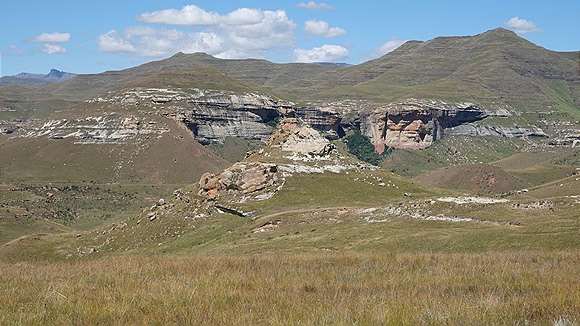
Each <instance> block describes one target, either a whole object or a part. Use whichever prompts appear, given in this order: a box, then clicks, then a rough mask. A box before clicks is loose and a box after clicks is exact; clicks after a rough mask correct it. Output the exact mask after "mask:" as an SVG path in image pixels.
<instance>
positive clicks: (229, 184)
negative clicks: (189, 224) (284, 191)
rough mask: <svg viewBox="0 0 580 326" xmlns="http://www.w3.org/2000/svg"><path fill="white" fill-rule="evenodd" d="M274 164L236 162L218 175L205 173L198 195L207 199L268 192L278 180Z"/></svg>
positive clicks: (200, 182)
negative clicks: (225, 195)
mask: <svg viewBox="0 0 580 326" xmlns="http://www.w3.org/2000/svg"><path fill="white" fill-rule="evenodd" d="M277 172H278V169H277V167H276V165H275V164H268V163H260V162H238V163H236V164H234V165H233V166H231V167H230V168H228V169H226V170H224V171H223V172H221V173H219V174H211V173H206V174H204V175H202V177H201V180H200V181H199V187H200V190H199V194H200V195H202V196H206V197H209V198H215V197H217V196H219V195H224V194H230V195H236V194H239V195H248V194H255V193H257V192H260V191H264V190H268V189H269V188H272V187H274V186H276V185H277V183H278V181H279V178H278V176H277V174H276V173H277Z"/></svg>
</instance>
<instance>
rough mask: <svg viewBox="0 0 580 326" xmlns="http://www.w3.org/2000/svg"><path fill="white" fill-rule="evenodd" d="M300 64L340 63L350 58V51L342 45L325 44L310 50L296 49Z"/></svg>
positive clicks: (295, 54) (297, 59)
mask: <svg viewBox="0 0 580 326" xmlns="http://www.w3.org/2000/svg"><path fill="white" fill-rule="evenodd" d="M294 56H295V57H296V61H298V62H340V61H344V60H346V59H347V58H348V49H347V48H345V47H342V46H340V45H328V44H325V45H323V46H321V47H317V48H312V49H310V50H305V49H295V50H294Z"/></svg>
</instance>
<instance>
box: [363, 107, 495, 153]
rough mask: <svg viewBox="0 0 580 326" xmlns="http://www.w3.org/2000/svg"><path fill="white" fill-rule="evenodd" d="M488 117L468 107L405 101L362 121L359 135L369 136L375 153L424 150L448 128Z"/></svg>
mask: <svg viewBox="0 0 580 326" xmlns="http://www.w3.org/2000/svg"><path fill="white" fill-rule="evenodd" d="M485 117H487V113H486V112H485V111H484V110H483V109H482V108H481V107H479V106H477V105H475V104H471V103H460V104H447V103H443V102H435V101H424V100H408V101H405V102H400V103H393V104H389V105H387V106H386V107H383V108H379V109H377V110H375V111H373V112H372V113H370V114H368V115H365V116H363V117H362V119H361V131H362V132H363V134H365V135H367V136H369V137H370V138H371V141H372V142H373V144H374V145H375V149H376V150H377V152H379V153H382V152H383V150H384V148H385V146H388V147H394V148H414V149H420V148H426V147H428V146H429V145H431V143H432V142H433V141H434V140H437V139H440V138H442V137H443V136H444V135H445V132H446V130H448V129H449V128H452V127H455V126H458V125H461V124H464V123H469V122H474V121H478V120H481V119H483V118H485Z"/></svg>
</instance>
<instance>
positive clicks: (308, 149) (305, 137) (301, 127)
mask: <svg viewBox="0 0 580 326" xmlns="http://www.w3.org/2000/svg"><path fill="white" fill-rule="evenodd" d="M275 143H279V145H280V148H281V149H282V151H285V152H291V153H294V154H298V155H306V156H321V157H322V156H327V155H329V154H330V152H331V151H332V150H334V145H333V144H331V143H330V142H329V141H328V139H326V138H324V137H323V136H322V135H321V134H320V133H319V132H318V131H316V130H314V129H313V128H312V127H310V125H308V124H307V123H304V122H303V121H300V120H298V119H296V118H287V119H284V120H283V121H282V122H280V127H279V129H278V130H277V131H276V132H275V133H274V134H272V136H271V137H270V144H275Z"/></svg>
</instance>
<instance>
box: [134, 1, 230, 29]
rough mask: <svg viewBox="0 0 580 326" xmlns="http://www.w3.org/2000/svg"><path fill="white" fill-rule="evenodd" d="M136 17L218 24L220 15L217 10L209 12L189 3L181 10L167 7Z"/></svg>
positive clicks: (170, 23)
mask: <svg viewBox="0 0 580 326" xmlns="http://www.w3.org/2000/svg"><path fill="white" fill-rule="evenodd" d="M136 19H137V20H138V21H142V22H146V23H158V24H169V25H192V26H193V25H196V26H204V25H213V24H216V23H217V22H218V21H219V19H220V15H219V14H217V13H215V12H207V11H205V10H203V9H201V8H200V7H198V6H196V5H189V6H185V7H183V8H181V10H177V9H165V10H159V11H154V12H147V13H143V14H141V15H139V16H137V17H136Z"/></svg>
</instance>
